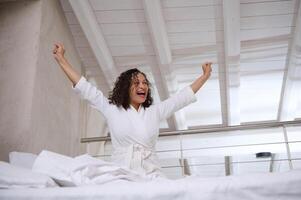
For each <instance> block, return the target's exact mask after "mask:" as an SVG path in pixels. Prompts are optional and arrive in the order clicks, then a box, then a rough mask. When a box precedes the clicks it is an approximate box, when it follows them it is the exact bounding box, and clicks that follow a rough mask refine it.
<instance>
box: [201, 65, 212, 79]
mask: <svg viewBox="0 0 301 200" xmlns="http://www.w3.org/2000/svg"><path fill="white" fill-rule="evenodd" d="M211 65H212V62H205V63H203V64H202V69H203V75H204V76H205V77H206V78H209V77H210V75H211V71H212V68H211Z"/></svg>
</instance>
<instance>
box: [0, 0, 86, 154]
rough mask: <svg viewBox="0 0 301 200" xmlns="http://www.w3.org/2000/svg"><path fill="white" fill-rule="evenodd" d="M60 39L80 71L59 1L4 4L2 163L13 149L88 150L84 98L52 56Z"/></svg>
mask: <svg viewBox="0 0 301 200" xmlns="http://www.w3.org/2000/svg"><path fill="white" fill-rule="evenodd" d="M56 41H61V42H62V43H64V45H65V47H66V49H67V55H66V56H67V57H68V58H69V60H70V62H71V63H72V64H73V66H74V67H75V68H76V69H77V71H79V72H80V66H81V63H80V60H79V56H78V55H77V53H76V51H75V47H74V45H73V44H74V43H73V41H72V37H71V33H70V31H69V29H68V27H67V23H66V20H65V17H64V14H63V12H62V9H61V6H60V3H59V1H57V0H55V1H48V0H39V1H38V0H36V1H28V0H27V1H15V2H7V3H0V160H7V159H8V153H9V152H10V151H26V152H32V153H39V152H40V151H41V150H42V149H48V150H52V151H55V152H58V153H62V154H66V155H76V154H79V153H81V152H83V150H84V148H83V146H80V143H79V139H80V137H81V133H80V132H81V131H80V130H81V129H80V125H81V123H80V121H81V119H80V116H81V115H80V99H79V98H78V97H77V96H76V95H75V94H74V93H73V91H72V89H71V84H70V82H69V81H68V80H67V78H66V77H65V75H64V74H63V72H62V71H61V69H60V68H59V66H58V65H57V64H56V62H55V60H54V58H53V57H52V48H53V43H54V42H56Z"/></svg>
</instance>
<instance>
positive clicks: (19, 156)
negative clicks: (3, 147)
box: [9, 151, 37, 169]
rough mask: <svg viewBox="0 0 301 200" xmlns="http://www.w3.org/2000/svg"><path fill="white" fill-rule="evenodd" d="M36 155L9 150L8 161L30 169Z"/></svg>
mask: <svg viewBox="0 0 301 200" xmlns="http://www.w3.org/2000/svg"><path fill="white" fill-rule="evenodd" d="M36 158H37V155H35V154H32V153H25V152H16V151H13V152H10V153H9V163H10V164H12V165H15V166H18V167H24V168H27V169H31V168H32V165H33V163H34V161H35V159H36Z"/></svg>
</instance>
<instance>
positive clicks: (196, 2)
mask: <svg viewBox="0 0 301 200" xmlns="http://www.w3.org/2000/svg"><path fill="white" fill-rule="evenodd" d="M61 4H62V7H63V10H64V13H65V16H66V19H67V23H68V25H69V28H70V30H71V33H72V35H73V37H74V42H75V46H76V48H77V50H78V53H79V55H80V57H81V60H82V63H83V67H84V70H85V75H86V76H87V77H88V78H89V79H91V80H94V81H95V82H96V83H97V86H98V88H99V89H101V90H102V91H103V92H104V93H105V94H108V91H109V90H110V88H112V84H113V82H114V81H115V79H116V77H117V76H118V75H119V74H120V73H121V72H123V71H125V70H127V69H129V68H133V67H137V68H139V69H140V70H142V71H143V72H145V73H146V74H147V76H148V78H149V79H150V81H151V82H152V86H153V90H154V99H155V102H158V101H160V100H164V99H166V98H167V97H168V96H170V95H172V94H173V93H174V92H175V91H177V90H179V89H181V88H183V87H185V86H187V85H189V84H191V83H192V82H193V81H194V80H195V79H196V78H197V77H199V76H200V75H201V74H202V70H201V67H200V64H201V63H203V62H205V61H212V62H213V63H214V64H213V73H212V76H211V78H210V80H208V82H207V83H206V84H205V85H204V87H203V88H202V89H201V90H200V91H199V92H198V93H197V97H198V101H197V102H196V103H194V104H191V105H190V106H188V107H186V108H184V109H183V110H182V111H180V112H177V113H176V114H175V115H174V116H173V117H171V118H170V119H168V120H167V122H162V124H161V128H162V130H166V129H169V130H179V129H187V128H188V129H193V128H197V127H216V126H231V125H239V124H248V123H260V122H263V121H264V122H267V121H288V120H295V119H300V118H301V83H300V82H301V69H300V68H301V9H300V0H240V1H239V0H224V1H222V0H161V1H160V0H61Z"/></svg>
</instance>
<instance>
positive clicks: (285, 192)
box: [0, 170, 301, 200]
mask: <svg viewBox="0 0 301 200" xmlns="http://www.w3.org/2000/svg"><path fill="white" fill-rule="evenodd" d="M0 199H5V200H9V199H11V200H18V199H32V200H35V199H39V200H54V199H55V200H57V199H64V200H66V199H67V200H68V199H81V200H85V199H89V200H91V199H102V200H106V199H108V200H114V199H115V200H121V199H122V200H125V199H131V200H135V199H137V200H138V199H139V200H140V199H160V200H164V199H179V200H180V199H181V200H183V199H189V200H190V199H199V200H200V199H206V200H210V199H223V200H225V199H231V200H241V199H254V200H255V199H256V200H261V199H264V200H269V199H270V200H275V199H285V200H297V199H298V200H300V199H301V170H292V171H289V172H282V173H258V174H250V175H240V176H227V177H212V178H201V177H197V176H190V177H186V178H182V179H178V180H168V179H157V180H152V181H146V182H129V181H120V180H118V181H113V182H110V183H106V184H102V185H86V186H80V187H54V188H23V189H22V188H20V189H0Z"/></svg>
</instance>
